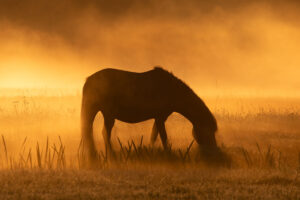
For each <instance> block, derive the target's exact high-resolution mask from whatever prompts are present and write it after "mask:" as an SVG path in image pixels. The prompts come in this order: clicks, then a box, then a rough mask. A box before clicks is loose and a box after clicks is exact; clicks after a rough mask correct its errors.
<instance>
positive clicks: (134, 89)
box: [81, 67, 217, 160]
mask: <svg viewBox="0 0 300 200" xmlns="http://www.w3.org/2000/svg"><path fill="white" fill-rule="evenodd" d="M98 112H102V115H103V117H104V127H103V130H102V134H103V138H104V142H105V148H106V151H111V150H112V146H111V142H110V138H111V132H112V128H113V126H114V123H115V120H120V121H123V122H127V123H138V122H142V121H145V120H149V119H154V124H153V128H152V134H151V144H154V142H155V141H156V138H157V136H158V134H159V135H160V139H161V142H162V145H163V147H164V149H167V148H168V139H167V133H166V128H165V121H166V120H167V118H168V116H169V115H171V114H172V113H173V112H177V113H179V114H181V115H183V116H184V117H185V118H187V119H188V120H189V121H190V122H191V123H192V125H193V130H192V133H193V137H194V139H195V141H196V142H197V143H198V144H199V146H202V147H204V148H217V144H216V139H215V133H216V131H217V121H216V119H215V117H214V116H213V114H212V113H211V111H210V110H209V109H208V107H207V106H206V105H205V103H204V102H203V100H202V99H201V98H199V97H198V96H197V95H196V93H195V92H194V91H193V90H192V89H191V88H190V87H189V86H188V85H187V84H185V83H184V82H183V81H182V80H180V79H179V78H177V77H176V76H174V75H173V74H172V73H171V72H169V71H167V70H165V69H163V68H161V67H154V68H153V69H152V70H150V71H146V72H141V73H138V72H130V71H124V70H119V69H113V68H106V69H103V70H100V71H98V72H96V73H94V74H92V75H91V76H89V77H88V78H87V79H86V81H85V84H84V86H83V90H82V107H81V132H82V141H83V143H84V146H85V148H86V149H87V152H88V157H89V159H90V160H95V159H96V157H97V155H98V154H97V151H96V147H95V143H94V139H93V122H94V119H95V116H96V114H97V113H98Z"/></svg>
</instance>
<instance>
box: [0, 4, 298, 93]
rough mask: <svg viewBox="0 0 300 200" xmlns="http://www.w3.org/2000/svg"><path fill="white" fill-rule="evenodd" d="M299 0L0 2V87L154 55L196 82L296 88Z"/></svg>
mask: <svg viewBox="0 0 300 200" xmlns="http://www.w3.org/2000/svg"><path fill="white" fill-rule="evenodd" d="M299 13H300V3H298V1H292V0H286V1H283V0H282V1H280V0H274V1H272V2H271V1H263V0H262V1H246V0H245V1H238V0H211V1H196V0H191V1H184V0H178V1H172V0H165V1H159V0H152V1H150V0H145V1H140V0H128V1H125V0H112V1H104V0H103V1H95V0H94V1H89V2H88V3H86V1H83V0H78V1H61V0H51V1H50V0H48V1H46V0H41V1H35V0H28V1H17V0H10V1H1V2H0V44H1V45H0V88H1V87H2V88H5V87H17V88H19V87H23V88H28V87H30V88H32V87H34V88H40V87H42V88H44V87H48V88H52V87H53V88H80V87H81V85H82V83H83V81H84V79H85V77H86V76H88V75H89V74H91V73H93V72H95V71H98V70H100V69H102V68H105V67H115V68H120V69H125V70H132V71H140V72H141V71H146V70H149V69H151V68H152V66H154V65H161V66H163V67H164V68H166V69H168V70H170V71H172V72H173V73H174V74H175V75H177V76H178V77H180V78H181V79H183V80H184V81H186V82H187V83H188V84H189V85H190V86H191V87H192V88H194V89H195V90H196V91H197V92H199V93H201V91H205V92H212V93H216V94H217V93H219V92H223V91H227V92H229V93H235V92H236V91H239V92H241V93H247V92H251V93H257V94H265V93H270V94H282V95H295V94H296V95H297V94H298V93H299V92H298V91H299V90H300V79H299V74H300V58H299V52H300V20H299V19H300V17H299Z"/></svg>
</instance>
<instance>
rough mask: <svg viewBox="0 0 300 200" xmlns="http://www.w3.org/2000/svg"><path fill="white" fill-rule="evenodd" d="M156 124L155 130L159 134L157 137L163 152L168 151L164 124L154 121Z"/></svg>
mask: <svg viewBox="0 0 300 200" xmlns="http://www.w3.org/2000/svg"><path fill="white" fill-rule="evenodd" d="M156 124H157V129H158V132H159V136H160V139H161V142H162V145H163V147H164V149H165V150H167V149H168V147H169V145H168V137H167V132H166V127H165V122H164V121H156Z"/></svg>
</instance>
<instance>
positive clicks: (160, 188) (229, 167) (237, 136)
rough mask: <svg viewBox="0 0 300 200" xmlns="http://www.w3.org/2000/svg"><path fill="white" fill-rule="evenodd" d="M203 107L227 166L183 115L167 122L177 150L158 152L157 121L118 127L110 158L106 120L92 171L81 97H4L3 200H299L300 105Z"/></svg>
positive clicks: (0, 114)
mask: <svg viewBox="0 0 300 200" xmlns="http://www.w3.org/2000/svg"><path fill="white" fill-rule="evenodd" d="M204 100H205V102H207V104H208V106H209V107H210V108H211V109H212V111H213V113H215V115H216V117H217V121H218V124H219V131H218V133H217V141H218V144H219V146H220V150H221V151H220V152H219V154H218V153H217V154H215V155H219V156H222V157H221V158H222V159H221V160H222V161H223V162H212V161H213V160H214V159H212V160H210V158H211V156H212V154H210V156H208V157H205V155H204V154H203V153H202V152H201V151H200V150H199V148H198V146H197V144H196V143H195V142H193V138H192V134H191V124H190V123H189V122H188V121H187V120H185V119H184V118H183V117H181V116H180V115H176V114H173V115H171V116H170V117H169V119H168V121H167V123H166V127H167V132H168V137H169V141H170V143H171V144H172V146H171V147H170V149H169V150H167V151H164V150H163V149H162V147H161V144H160V141H158V142H157V143H156V144H155V145H154V146H150V145H149V143H150V139H149V138H150V132H151V128H152V123H153V122H152V121H147V122H143V123H139V124H135V125H130V124H126V123H122V122H117V123H116V125H115V127H114V129H113V133H112V143H113V148H114V150H115V156H114V157H110V156H109V155H107V154H106V153H105V149H104V148H103V147H104V144H103V140H102V135H101V134H100V132H101V128H102V124H103V119H102V117H101V115H99V116H97V118H96V121H95V124H94V129H95V134H94V137H95V141H96V144H97V147H98V152H99V166H98V169H97V170H86V169H84V168H83V166H84V163H83V160H84V157H83V155H82V154H81V153H80V152H81V151H80V149H79V144H80V132H79V113H80V96H79V95H77V96H76V95H74V96H72V95H59V96H51V95H48V96H44V95H36V96H28V95H27V96H6V97H0V122H1V123H0V135H1V142H0V185H1V187H0V199H99V198H102V199H199V198H200V199H259V198H261V199H299V198H300V196H299V194H300V191H299V188H300V187H299V186H300V182H299V181H300V175H299V174H300V123H299V119H300V101H299V100H297V99H284V98H283V99H280V98H279V99H278V98H277V99H272V98H270V99H262V98H225V97H224V98H220V97H218V98H207V99H204ZM221 152H222V153H221ZM217 158H219V160H220V157H217Z"/></svg>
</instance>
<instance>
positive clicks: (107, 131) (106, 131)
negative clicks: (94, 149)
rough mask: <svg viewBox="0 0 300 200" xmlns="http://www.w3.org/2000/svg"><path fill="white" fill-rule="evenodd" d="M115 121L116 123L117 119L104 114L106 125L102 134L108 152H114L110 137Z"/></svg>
mask: <svg viewBox="0 0 300 200" xmlns="http://www.w3.org/2000/svg"><path fill="white" fill-rule="evenodd" d="M114 123H115V119H113V118H110V117H107V116H104V127H103V130H102V135H103V139H104V144H105V151H106V154H113V149H112V147H111V142H110V138H111V131H112V128H113V126H114Z"/></svg>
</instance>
